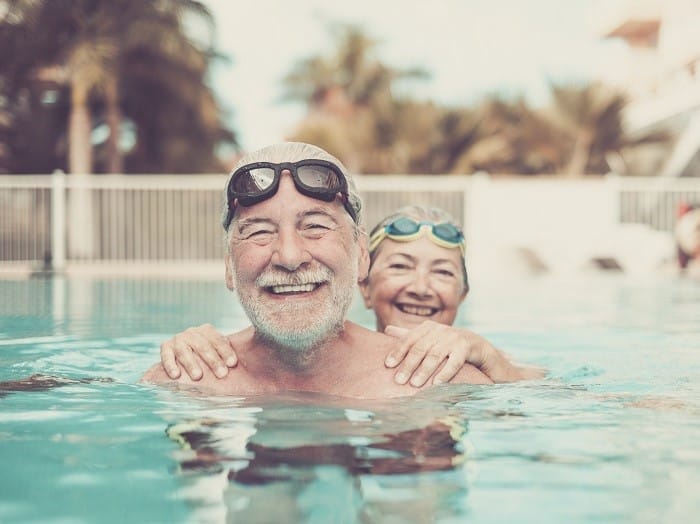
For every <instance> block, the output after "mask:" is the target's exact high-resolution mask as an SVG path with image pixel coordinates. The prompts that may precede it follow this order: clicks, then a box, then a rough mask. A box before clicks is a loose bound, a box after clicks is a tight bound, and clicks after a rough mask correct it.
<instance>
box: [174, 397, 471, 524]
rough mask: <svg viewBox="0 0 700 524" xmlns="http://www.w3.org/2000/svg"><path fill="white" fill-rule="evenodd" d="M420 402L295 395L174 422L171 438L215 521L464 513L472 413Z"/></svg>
mask: <svg viewBox="0 0 700 524" xmlns="http://www.w3.org/2000/svg"><path fill="white" fill-rule="evenodd" d="M411 400H412V401H413V402H412V403H411V404H408V403H406V402H405V400H404V401H400V400H396V401H385V402H376V403H367V402H365V403H363V404H361V405H358V404H356V403H354V402H355V401H350V400H348V399H335V398H329V397H325V396H321V395H313V394H289V395H284V396H281V397H279V396H276V397H273V398H265V399H257V400H256V399H249V400H247V401H244V402H243V404H242V405H238V406H236V407H233V408H232V409H230V410H228V411H226V410H222V409H221V408H220V407H219V408H217V411H216V413H211V412H210V413H209V415H208V416H205V417H197V418H188V419H186V420H180V421H178V422H174V423H172V424H170V425H169V426H168V428H167V431H166V433H167V435H168V436H169V437H170V438H171V439H172V440H174V441H176V442H177V443H178V445H179V448H180V449H179V451H178V453H177V472H178V474H179V475H180V476H181V478H182V481H183V486H184V487H183V491H182V495H183V496H185V497H186V498H188V499H189V500H190V502H191V503H192V505H193V507H194V509H195V514H196V518H197V519H200V518H202V519H205V520H206V518H213V516H214V515H216V518H225V519H228V520H238V519H240V520H241V521H243V522H331V521H332V522H365V521H368V522H375V521H377V520H380V521H381V520H382V519H383V518H387V517H388V516H389V515H390V516H391V517H392V518H398V519H399V520H398V521H408V522H427V521H432V520H434V519H435V518H436V516H437V515H440V514H444V515H449V516H452V517H455V516H458V515H460V514H461V513H462V510H463V506H464V505H465V504H466V494H467V482H466V481H467V464H468V459H469V457H468V453H467V450H468V449H469V445H468V441H467V439H466V436H467V422H466V419H465V417H464V414H463V413H461V414H460V413H458V412H457V411H456V410H455V409H454V408H452V407H449V405H447V404H444V403H439V402H435V401H432V400H430V399H427V398H426V399H411ZM225 413H228V414H225ZM211 415H215V416H211ZM215 493H216V494H218V496H214V494H215ZM206 515H209V517H205V516H206Z"/></svg>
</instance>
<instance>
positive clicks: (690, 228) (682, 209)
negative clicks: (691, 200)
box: [674, 204, 700, 276]
mask: <svg viewBox="0 0 700 524" xmlns="http://www.w3.org/2000/svg"><path fill="white" fill-rule="evenodd" d="M674 233H675V238H676V246H677V251H678V266H679V268H680V269H681V270H682V271H683V272H685V273H686V274H690V275H693V276H700V207H698V206H691V205H689V204H681V205H680V206H679V209H678V220H677V222H676V228H675V231H674Z"/></svg>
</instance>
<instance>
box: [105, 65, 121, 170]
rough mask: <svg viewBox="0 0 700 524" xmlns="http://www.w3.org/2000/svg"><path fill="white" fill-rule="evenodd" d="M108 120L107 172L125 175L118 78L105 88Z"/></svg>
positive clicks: (110, 79) (110, 81)
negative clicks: (121, 141)
mask: <svg viewBox="0 0 700 524" xmlns="http://www.w3.org/2000/svg"><path fill="white" fill-rule="evenodd" d="M104 93H105V106H106V120H107V126H108V127H109V137H108V138H107V144H106V146H107V172H108V173H123V172H124V157H123V155H122V152H121V150H120V149H119V136H120V130H121V122H122V113H121V109H120V108H119V89H118V82H117V78H116V77H114V76H112V77H111V78H109V79H108V80H107V82H106V83H105V86H104Z"/></svg>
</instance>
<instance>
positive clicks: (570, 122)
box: [551, 83, 626, 176]
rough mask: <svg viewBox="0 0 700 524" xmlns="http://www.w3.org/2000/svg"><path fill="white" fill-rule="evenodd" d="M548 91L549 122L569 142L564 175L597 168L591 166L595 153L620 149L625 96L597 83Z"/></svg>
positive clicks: (577, 173) (573, 174) (553, 86)
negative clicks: (550, 104)
mask: <svg viewBox="0 0 700 524" xmlns="http://www.w3.org/2000/svg"><path fill="white" fill-rule="evenodd" d="M551 89H552V97H553V102H554V103H553V111H552V113H551V118H552V121H553V123H554V125H555V126H556V127H558V128H559V129H560V130H561V131H562V132H563V134H564V136H566V137H567V139H568V140H569V141H570V143H571V145H570V151H571V152H570V155H569V160H568V162H567V165H566V166H565V168H564V170H565V173H566V174H567V175H569V176H575V175H583V174H585V173H586V172H590V171H591V170H592V169H594V168H595V167H597V166H594V165H593V160H594V157H595V155H596V154H598V155H602V156H604V155H605V153H607V152H609V151H613V150H616V149H618V148H619V147H620V146H621V142H622V137H623V136H624V132H623V129H622V111H623V109H624V107H625V105H626V100H625V97H624V95H622V94H621V93H619V92H616V91H613V90H611V89H608V88H606V87H604V86H603V85H602V84H599V83H595V84H589V85H585V86H582V87H581V86H571V85H552V86H551ZM600 137H605V139H604V140H601V139H600Z"/></svg>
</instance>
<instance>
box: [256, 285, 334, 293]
mask: <svg viewBox="0 0 700 524" xmlns="http://www.w3.org/2000/svg"><path fill="white" fill-rule="evenodd" d="M320 285H321V283H308V284H279V285H276V286H268V287H266V288H265V289H266V290H267V291H269V292H270V293H272V294H274V295H290V294H296V293H310V292H311V291H314V290H315V289H316V288H318V287H319V286H320Z"/></svg>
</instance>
